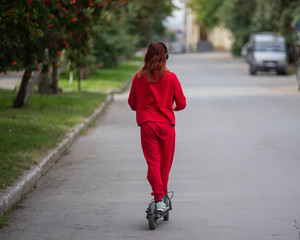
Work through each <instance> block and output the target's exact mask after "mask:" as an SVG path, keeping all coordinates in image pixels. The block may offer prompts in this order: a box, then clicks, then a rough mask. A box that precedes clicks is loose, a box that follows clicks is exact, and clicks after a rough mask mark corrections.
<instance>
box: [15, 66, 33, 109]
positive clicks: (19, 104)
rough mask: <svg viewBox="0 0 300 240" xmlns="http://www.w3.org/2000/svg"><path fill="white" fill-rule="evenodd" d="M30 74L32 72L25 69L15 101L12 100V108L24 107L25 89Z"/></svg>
mask: <svg viewBox="0 0 300 240" xmlns="http://www.w3.org/2000/svg"><path fill="white" fill-rule="evenodd" d="M31 72H32V71H31V70H29V69H25V72H24V74H23V77H22V82H21V87H20V89H19V92H18V95H17V97H16V99H15V100H14V105H13V107H14V108H22V107H23V106H24V99H25V95H26V89H27V85H28V82H29V79H30V75H31Z"/></svg>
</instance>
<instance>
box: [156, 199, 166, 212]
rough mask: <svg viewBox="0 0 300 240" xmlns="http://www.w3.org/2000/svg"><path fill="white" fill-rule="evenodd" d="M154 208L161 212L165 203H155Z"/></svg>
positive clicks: (164, 207)
mask: <svg viewBox="0 0 300 240" xmlns="http://www.w3.org/2000/svg"><path fill="white" fill-rule="evenodd" d="M156 209H157V211H158V212H163V211H164V210H165V209H166V204H165V203H164V202H163V201H159V202H157V203H156Z"/></svg>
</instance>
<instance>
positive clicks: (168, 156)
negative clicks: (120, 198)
mask: <svg viewBox="0 0 300 240" xmlns="http://www.w3.org/2000/svg"><path fill="white" fill-rule="evenodd" d="M167 58H168V49H167V47H166V46H165V44H163V43H161V42H153V43H151V44H150V45H149V47H148V50H147V53H146V55H145V59H144V67H143V68H142V69H141V70H140V71H139V72H138V73H137V74H136V75H135V76H134V78H133V81H132V85H131V90H130V94H129V98H128V103H129V105H130V107H131V109H132V110H133V111H136V121H137V124H138V126H140V129H141V143H142V149H143V153H144V156H145V159H146V161H147V164H148V175H147V178H148V181H149V183H150V185H151V187H152V191H153V192H152V195H154V200H155V202H156V207H157V210H158V211H163V210H164V208H165V207H166V205H165V203H164V202H163V201H162V196H164V195H166V194H167V186H168V180H169V172H170V169H171V166H172V162H173V157H174V150H175V115H174V111H179V110H182V109H184V108H185V107H186V99H185V96H184V94H183V91H182V88H181V85H180V82H179V80H178V79H177V77H176V75H175V74H174V73H172V72H170V71H169V70H168V68H167V67H166V60H167ZM174 102H175V105H174Z"/></svg>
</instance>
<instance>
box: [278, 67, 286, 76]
mask: <svg viewBox="0 0 300 240" xmlns="http://www.w3.org/2000/svg"><path fill="white" fill-rule="evenodd" d="M276 72H277V74H278V75H286V69H285V68H282V69H277V70H276Z"/></svg>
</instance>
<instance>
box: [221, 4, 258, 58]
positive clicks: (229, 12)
mask: <svg viewBox="0 0 300 240" xmlns="http://www.w3.org/2000/svg"><path fill="white" fill-rule="evenodd" d="M255 8H256V0H226V1H225V2H224V4H223V5H222V7H221V8H220V11H219V13H218V15H219V17H220V19H222V21H223V22H224V24H225V26H226V27H227V28H228V29H230V30H231V32H232V35H233V37H234V42H233V44H232V47H231V50H232V52H233V54H234V55H239V54H240V51H241V48H242V46H243V45H244V44H245V43H246V42H247V41H248V38H249V35H250V34H251V33H252V32H254V31H255V30H256V26H255V25H253V24H252V23H253V21H252V19H253V15H254V11H255Z"/></svg>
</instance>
